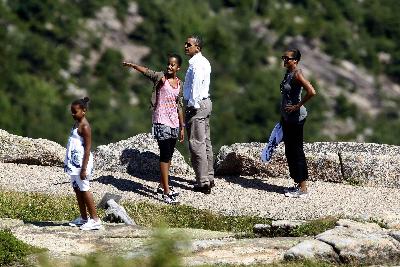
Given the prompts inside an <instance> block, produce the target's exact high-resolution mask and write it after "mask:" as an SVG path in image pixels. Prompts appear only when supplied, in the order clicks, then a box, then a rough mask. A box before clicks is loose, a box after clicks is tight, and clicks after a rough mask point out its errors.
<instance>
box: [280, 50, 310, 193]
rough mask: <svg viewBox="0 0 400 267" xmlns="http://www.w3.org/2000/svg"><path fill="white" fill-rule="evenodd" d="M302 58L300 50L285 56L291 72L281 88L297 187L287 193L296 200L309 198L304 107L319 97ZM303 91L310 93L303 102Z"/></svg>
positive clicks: (286, 139)
mask: <svg viewBox="0 0 400 267" xmlns="http://www.w3.org/2000/svg"><path fill="white" fill-rule="evenodd" d="M300 58H301V53H300V51H299V50H298V49H292V50H288V51H286V52H285V53H284V55H283V56H282V60H283V65H284V67H285V68H286V69H287V71H286V74H285V77H284V78H283V80H282V82H281V85H280V89H281V94H282V101H281V124H282V130H283V141H284V143H285V155H286V159H287V162H288V165H289V172H290V177H291V178H292V179H293V180H294V182H295V183H296V185H295V186H294V187H293V188H289V189H287V190H285V196H287V197H294V198H298V197H305V196H307V195H308V191H307V183H306V180H307V178H308V171H307V163H306V158H305V155H304V151H303V127H304V123H305V121H306V117H307V110H306V108H305V107H304V104H305V103H306V102H307V101H308V100H309V99H310V98H311V97H313V96H315V94H316V93H315V89H314V87H313V86H312V85H311V83H310V82H309V81H308V80H307V79H305V78H304V76H303V74H302V72H301V70H300V69H298V68H297V65H298V63H299V61H300ZM302 88H304V90H305V91H306V95H305V96H304V97H303V98H301V91H302V90H301V89H302Z"/></svg>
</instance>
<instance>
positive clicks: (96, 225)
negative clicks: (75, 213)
mask: <svg viewBox="0 0 400 267" xmlns="http://www.w3.org/2000/svg"><path fill="white" fill-rule="evenodd" d="M100 228H101V220H100V219H98V220H97V221H95V220H93V219H89V220H88V221H87V223H85V224H84V225H82V226H81V227H79V229H81V230H84V231H87V230H99V229H100Z"/></svg>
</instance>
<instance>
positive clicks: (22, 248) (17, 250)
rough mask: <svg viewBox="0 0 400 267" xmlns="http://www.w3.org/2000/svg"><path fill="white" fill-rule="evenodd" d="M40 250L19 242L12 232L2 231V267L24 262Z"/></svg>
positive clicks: (0, 256) (0, 258) (0, 247)
mask: <svg viewBox="0 0 400 267" xmlns="http://www.w3.org/2000/svg"><path fill="white" fill-rule="evenodd" d="M38 251H39V250H38V249H36V248H34V247H32V246H30V245H28V244H25V243H24V242H22V241H20V240H18V239H17V238H16V237H15V236H14V235H13V234H12V233H11V231H10V230H0V266H3V265H8V264H10V263H12V262H24V258H25V257H26V256H27V255H29V254H32V253H34V252H38Z"/></svg>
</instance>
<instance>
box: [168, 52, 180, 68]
mask: <svg viewBox="0 0 400 267" xmlns="http://www.w3.org/2000/svg"><path fill="white" fill-rule="evenodd" d="M171 57H173V58H176V61H177V62H178V66H179V67H180V66H181V65H182V57H181V56H180V55H178V54H169V55H168V58H171Z"/></svg>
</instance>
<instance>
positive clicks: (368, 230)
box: [316, 220, 400, 265]
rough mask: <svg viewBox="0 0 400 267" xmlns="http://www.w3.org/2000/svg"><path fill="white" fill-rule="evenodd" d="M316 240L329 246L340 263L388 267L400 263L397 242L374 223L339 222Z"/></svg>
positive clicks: (387, 231) (399, 245)
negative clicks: (336, 254) (384, 266)
mask: <svg viewBox="0 0 400 267" xmlns="http://www.w3.org/2000/svg"><path fill="white" fill-rule="evenodd" d="M316 239H317V240H319V241H321V242H324V243H326V244H329V245H331V246H332V247H333V248H334V250H335V251H336V252H337V253H338V255H339V257H340V259H341V261H342V262H343V263H350V264H357V265H368V264H390V263H395V262H399V260H400V242H398V241H397V240H396V239H395V238H394V237H393V234H392V233H391V231H389V230H387V229H383V228H381V227H380V226H378V225H377V224H375V223H360V222H354V221H350V220H339V221H338V222H337V227H335V228H334V229H331V230H328V231H326V232H324V233H322V234H319V235H318V236H317V237H316Z"/></svg>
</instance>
